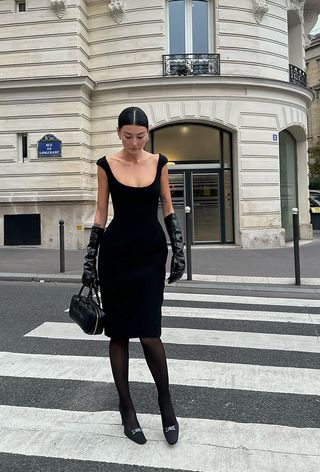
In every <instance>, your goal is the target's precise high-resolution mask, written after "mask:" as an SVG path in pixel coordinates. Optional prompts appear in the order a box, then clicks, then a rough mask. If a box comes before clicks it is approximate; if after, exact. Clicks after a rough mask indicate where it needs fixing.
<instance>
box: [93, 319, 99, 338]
mask: <svg viewBox="0 0 320 472" xmlns="http://www.w3.org/2000/svg"><path fill="white" fill-rule="evenodd" d="M98 322H99V316H98V315H97V314H96V325H95V327H94V330H93V333H92V334H96V331H97V328H98Z"/></svg>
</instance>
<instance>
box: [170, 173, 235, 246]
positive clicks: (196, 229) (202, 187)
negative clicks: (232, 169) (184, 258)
mask: <svg viewBox="0 0 320 472" xmlns="http://www.w3.org/2000/svg"><path fill="white" fill-rule="evenodd" d="M221 174H222V172H221V170H218V169H217V170H216V169H210V168H202V169H199V167H197V168H195V169H184V170H183V171H182V170H178V169H170V170H169V182H170V189H171V196H172V202H173V206H174V209H175V212H176V214H177V217H178V220H179V222H180V224H181V227H182V229H183V232H184V235H185V207H186V206H189V207H190V208H191V219H192V244H199V243H201V244H203V243H227V242H228V243H232V242H233V221H232V220H233V218H232V217H233V212H232V198H231V195H232V193H231V187H230V180H229V182H228V181H227V182H223V180H224V179H223V176H222V175H221ZM224 189H225V190H224Z"/></svg>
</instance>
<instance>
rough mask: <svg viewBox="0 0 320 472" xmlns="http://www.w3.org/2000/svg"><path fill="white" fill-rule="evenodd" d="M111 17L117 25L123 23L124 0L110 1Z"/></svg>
mask: <svg viewBox="0 0 320 472" xmlns="http://www.w3.org/2000/svg"><path fill="white" fill-rule="evenodd" d="M108 8H109V11H110V12H111V16H112V18H113V20H114V21H115V22H116V23H118V24H119V23H121V21H122V20H123V16H124V0H109V5H108Z"/></svg>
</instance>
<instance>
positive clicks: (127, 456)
mask: <svg viewBox="0 0 320 472" xmlns="http://www.w3.org/2000/svg"><path fill="white" fill-rule="evenodd" d="M138 416H139V420H140V423H141V426H142V428H143V430H144V432H145V434H146V436H147V439H148V441H147V443H146V444H145V445H144V446H143V447H141V446H137V445H135V444H134V443H133V442H132V441H129V440H128V439H127V438H126V437H125V436H124V434H123V428H122V427H121V425H120V418H119V414H118V412H113V411H101V412H90V413H89V412H78V411H67V410H48V409H42V408H25V407H14V406H0V417H1V425H0V435H1V442H0V451H1V452H2V453H9V454H23V455H26V456H31V455H32V456H41V457H60V458H63V459H75V460H80V461H81V460H83V461H85V460H88V461H99V462H105V463H117V464H120V463H121V464H127V465H135V466H137V467H139V466H145V467H150V468H151V467H155V468H157V467H158V468H161V469H164V468H165V469H168V470H169V469H173V470H175V469H183V470H186V471H194V472H213V471H221V472H222V471H223V472H257V471H259V472H271V471H273V472H283V471H286V472H297V471H299V472H319V469H320V453H319V444H320V430H318V429H312V428H290V427H287V426H277V425H263V424H246V423H234V422H229V421H214V420H206V419H193V418H179V423H180V438H179V442H178V443H177V445H176V446H174V447H169V446H168V445H167V444H166V442H165V440H164V437H163V434H162V431H161V424H160V417H159V416H158V415H157V416H156V415H145V414H141V415H138Z"/></svg>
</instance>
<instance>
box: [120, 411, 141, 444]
mask: <svg viewBox="0 0 320 472" xmlns="http://www.w3.org/2000/svg"><path fill="white" fill-rule="evenodd" d="M119 412H120V415H121V421H122V424H123V426H124V428H123V432H124V434H125V435H126V436H127V438H129V439H131V441H133V442H135V443H137V444H144V443H146V442H147V439H146V437H145V435H144V434H143V431H142V429H141V428H140V427H139V428H135V429H129V428H127V426H126V424H125V421H124V417H123V410H122V408H121V405H120V403H119Z"/></svg>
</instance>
